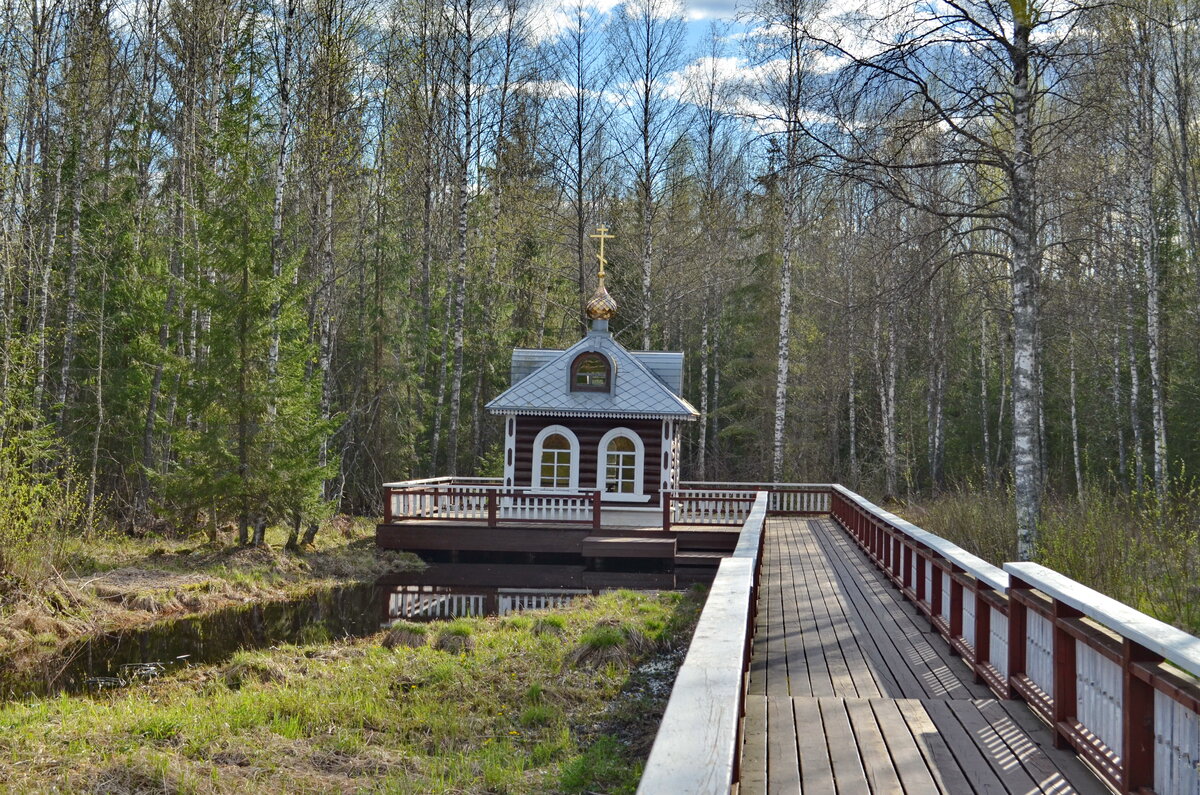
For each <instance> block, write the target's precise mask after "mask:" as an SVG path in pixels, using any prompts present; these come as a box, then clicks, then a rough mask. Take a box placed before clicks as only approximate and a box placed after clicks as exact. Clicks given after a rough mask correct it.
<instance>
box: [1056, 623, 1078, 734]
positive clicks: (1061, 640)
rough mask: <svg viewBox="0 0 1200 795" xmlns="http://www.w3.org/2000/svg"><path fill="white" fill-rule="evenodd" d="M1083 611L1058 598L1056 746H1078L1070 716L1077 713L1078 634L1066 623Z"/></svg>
mask: <svg viewBox="0 0 1200 795" xmlns="http://www.w3.org/2000/svg"><path fill="white" fill-rule="evenodd" d="M1081 615H1083V613H1081V612H1080V611H1079V610H1076V609H1075V608H1074V607H1071V606H1070V605H1068V604H1064V603H1063V602H1060V601H1059V600H1057V599H1055V600H1054V651H1053V655H1054V721H1053V723H1054V747H1055V748H1067V749H1074V747H1075V745H1074V743H1072V742H1071V739H1070V737H1069V736H1068V734H1067V729H1068V728H1069V723H1068V720H1069V719H1070V718H1073V717H1074V716H1075V695H1076V690H1075V673H1076V670H1077V667H1076V664H1075V638H1074V636H1072V635H1071V633H1069V632H1067V629H1066V627H1065V626H1064V625H1063V624H1064V622H1065V621H1066V620H1067V619H1070V618H1078V617H1079V616H1081Z"/></svg>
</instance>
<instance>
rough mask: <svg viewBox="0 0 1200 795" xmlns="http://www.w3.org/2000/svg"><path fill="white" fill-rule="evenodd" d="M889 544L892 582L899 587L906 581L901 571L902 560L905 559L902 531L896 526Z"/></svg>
mask: <svg viewBox="0 0 1200 795" xmlns="http://www.w3.org/2000/svg"><path fill="white" fill-rule="evenodd" d="M889 546H890V547H891V555H892V561H891V563H892V582H893V583H895V584H896V587H897V588H899V587H901V585H902V584H903V582H904V575H903V573H902V572H901V571H900V566H901V561H902V560H903V558H904V556H903V555H902V554H901V551H902V546H903V545H902V544H901V542H900V533H899V532H897V531H896V530H895V529H894V528H893V532H892V535H891V540H890V541H889Z"/></svg>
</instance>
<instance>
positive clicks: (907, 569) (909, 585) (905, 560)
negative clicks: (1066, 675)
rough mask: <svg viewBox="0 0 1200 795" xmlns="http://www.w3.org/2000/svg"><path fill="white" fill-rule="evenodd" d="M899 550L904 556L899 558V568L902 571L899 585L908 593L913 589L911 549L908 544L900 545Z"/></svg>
mask: <svg viewBox="0 0 1200 795" xmlns="http://www.w3.org/2000/svg"><path fill="white" fill-rule="evenodd" d="M901 549H903V550H904V554H903V555H901V556H900V566H901V567H902V568H903V569H904V573H903V576H902V577H901V578H900V583H901V585H902V586H903V587H904V589H905V590H907V591H909V592H910V593H911V592H913V591H914V589H913V549H912V545H910V544H901Z"/></svg>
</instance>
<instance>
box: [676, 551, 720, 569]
mask: <svg viewBox="0 0 1200 795" xmlns="http://www.w3.org/2000/svg"><path fill="white" fill-rule="evenodd" d="M727 557H729V553H728V552H711V551H709V552H697V551H694V550H689V551H687V552H684V551H680V550H676V552H675V565H676V566H710V567H712V568H714V569H715V568H716V567H717V566H720V565H721V561H722V559H724V558H727Z"/></svg>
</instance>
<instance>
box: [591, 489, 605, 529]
mask: <svg viewBox="0 0 1200 795" xmlns="http://www.w3.org/2000/svg"><path fill="white" fill-rule="evenodd" d="M602 496H603V494H601V492H600V490H599V489H597V490H596V491H593V492H592V529H593V530H599V529H600V499H601V497H602Z"/></svg>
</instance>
